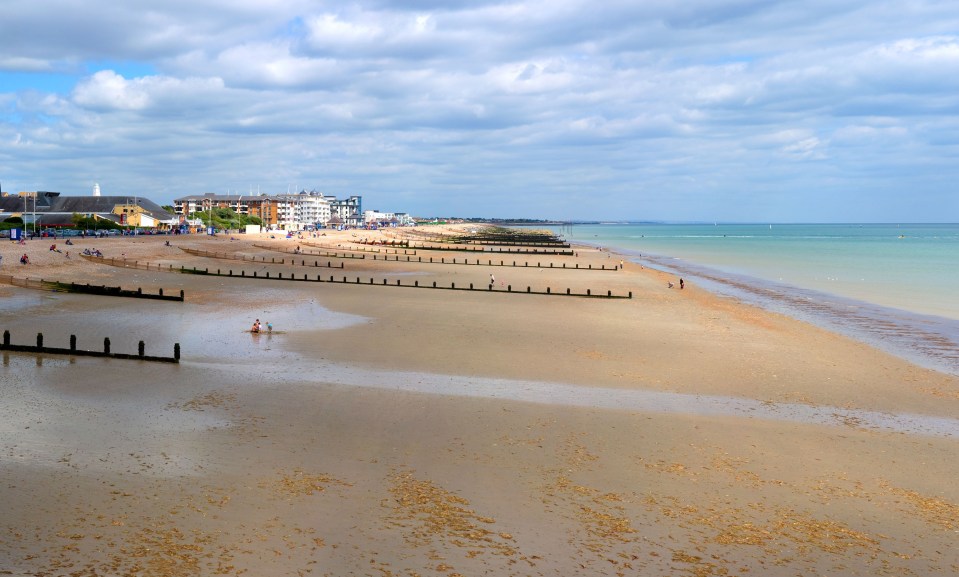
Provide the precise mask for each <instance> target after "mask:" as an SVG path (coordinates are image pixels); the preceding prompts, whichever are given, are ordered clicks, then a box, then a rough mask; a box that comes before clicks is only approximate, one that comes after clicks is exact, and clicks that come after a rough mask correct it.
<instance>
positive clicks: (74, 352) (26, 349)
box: [0, 330, 180, 363]
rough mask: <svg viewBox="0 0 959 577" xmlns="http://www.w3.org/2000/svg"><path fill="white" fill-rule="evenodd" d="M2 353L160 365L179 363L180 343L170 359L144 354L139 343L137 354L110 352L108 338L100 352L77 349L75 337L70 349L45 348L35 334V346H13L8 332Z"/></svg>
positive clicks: (72, 338)
mask: <svg viewBox="0 0 959 577" xmlns="http://www.w3.org/2000/svg"><path fill="white" fill-rule="evenodd" d="M0 350H2V351H16V352H21V353H42V354H52V355H71V356H78V357H108V358H111V359H132V360H139V361H154V362H160V363H179V362H180V343H175V344H174V345H173V356H172V357H158V356H154V355H147V354H146V345H145V344H144V342H143V341H140V342H139V344H138V346H137V354H135V355H132V354H127V353H114V352H112V351H111V350H110V338H109V337H107V338H104V339H103V350H102V351H89V350H84V349H78V348H77V336H76V335H70V348H67V349H64V348H61V347H47V346H44V344H43V333H37V344H36V346H34V345H14V344H11V343H10V331H9V330H4V331H3V344H0Z"/></svg>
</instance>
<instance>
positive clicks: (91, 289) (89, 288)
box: [0, 275, 184, 302]
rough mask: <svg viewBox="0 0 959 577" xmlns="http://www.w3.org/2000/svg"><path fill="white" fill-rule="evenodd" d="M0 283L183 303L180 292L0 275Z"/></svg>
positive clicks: (54, 290)
mask: <svg viewBox="0 0 959 577" xmlns="http://www.w3.org/2000/svg"><path fill="white" fill-rule="evenodd" d="M0 282H3V283H6V284H10V285H13V286H18V287H23V288H29V289H37V290H45V291H53V292H67V293H81V294H90V295H98V296H107V297H125V298H138V299H152V300H161V301H178V302H183V300H184V293H183V291H182V290H180V291H179V294H177V293H176V292H175V291H174V292H167V293H166V294H164V292H163V289H162V288H161V289H160V290H159V293H156V294H154V293H149V292H143V289H142V288H137V289H125V288H122V287H118V286H116V287H113V286H106V285H93V284H89V283H75V282H65V281H58V280H45V279H29V278H16V277H13V276H10V275H0Z"/></svg>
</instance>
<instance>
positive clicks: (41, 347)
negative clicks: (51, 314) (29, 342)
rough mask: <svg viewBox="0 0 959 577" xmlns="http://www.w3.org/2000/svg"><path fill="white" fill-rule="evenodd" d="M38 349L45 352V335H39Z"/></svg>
mask: <svg viewBox="0 0 959 577" xmlns="http://www.w3.org/2000/svg"><path fill="white" fill-rule="evenodd" d="M37 348H38V349H40V350H41V351H42V350H43V333H37Z"/></svg>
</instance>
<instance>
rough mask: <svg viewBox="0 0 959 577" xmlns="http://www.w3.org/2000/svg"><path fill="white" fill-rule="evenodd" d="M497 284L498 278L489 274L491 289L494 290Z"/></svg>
mask: <svg viewBox="0 0 959 577" xmlns="http://www.w3.org/2000/svg"><path fill="white" fill-rule="evenodd" d="M495 284H496V278H495V277H493V273H489V288H493V285H495Z"/></svg>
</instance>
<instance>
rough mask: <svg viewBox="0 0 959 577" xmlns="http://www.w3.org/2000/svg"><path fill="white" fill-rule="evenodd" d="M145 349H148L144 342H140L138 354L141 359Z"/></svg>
mask: <svg viewBox="0 0 959 577" xmlns="http://www.w3.org/2000/svg"><path fill="white" fill-rule="evenodd" d="M145 349H146V346H145V345H144V344H143V341H140V344H138V345H137V354H139V355H140V358H141V359H142V358H143V353H144V350H145Z"/></svg>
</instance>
